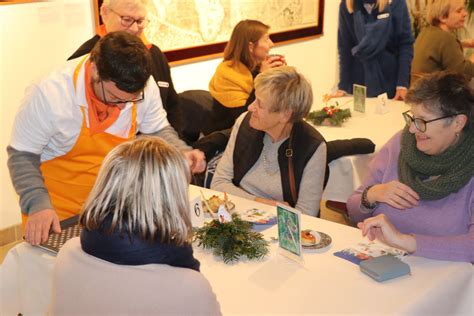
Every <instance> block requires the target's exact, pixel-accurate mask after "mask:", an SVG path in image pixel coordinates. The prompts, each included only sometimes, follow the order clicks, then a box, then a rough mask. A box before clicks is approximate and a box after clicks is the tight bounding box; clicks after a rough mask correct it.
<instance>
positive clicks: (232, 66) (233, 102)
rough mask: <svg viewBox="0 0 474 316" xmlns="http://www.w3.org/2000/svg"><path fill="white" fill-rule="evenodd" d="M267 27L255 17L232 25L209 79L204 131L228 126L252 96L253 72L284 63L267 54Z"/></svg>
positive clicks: (270, 42)
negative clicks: (210, 103)
mask: <svg viewBox="0 0 474 316" xmlns="http://www.w3.org/2000/svg"><path fill="white" fill-rule="evenodd" d="M269 29H270V27H269V26H268V25H266V24H264V23H262V22H260V21H256V20H243V21H240V22H239V23H237V25H236V26H235V27H234V29H233V31H232V35H231V37H230V40H229V42H228V43H227V45H226V47H225V50H224V60H223V61H222V62H221V63H220V64H219V66H217V69H216V72H215V73H214V76H213V77H212V79H211V81H210V82H209V91H210V93H211V95H212V98H213V106H212V112H211V117H210V118H209V122H208V123H207V126H206V127H205V130H204V134H206V135H207V134H209V133H210V132H213V131H216V130H223V129H226V128H229V127H231V126H232V125H233V124H234V122H235V119H236V118H237V117H238V116H239V115H240V114H242V113H243V112H245V111H246V110H247V106H248V105H249V104H250V103H252V102H253V100H254V99H255V92H254V85H253V81H254V78H255V76H256V75H258V74H259V73H261V72H265V71H266V70H268V69H271V68H273V67H278V66H282V65H284V64H285V63H286V62H285V59H284V58H283V57H282V56H280V55H278V56H269V52H270V49H271V48H272V47H273V45H274V44H273V42H272V40H271V39H270V35H269V33H268V30H269Z"/></svg>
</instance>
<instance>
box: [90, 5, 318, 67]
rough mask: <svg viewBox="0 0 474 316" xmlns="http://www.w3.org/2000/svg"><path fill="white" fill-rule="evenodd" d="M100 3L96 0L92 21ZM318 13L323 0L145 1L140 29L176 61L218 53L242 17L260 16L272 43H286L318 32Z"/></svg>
mask: <svg viewBox="0 0 474 316" xmlns="http://www.w3.org/2000/svg"><path fill="white" fill-rule="evenodd" d="M101 3H102V0H95V12H96V23H101V20H100V16H99V8H100V6H101ZM120 13H121V12H118V14H120ZM323 16H324V0H299V1H295V0H266V1H256V0H238V1H237V0H220V1H215V0H175V1H168V0H150V6H149V8H148V19H149V21H150V22H149V23H148V26H147V28H146V29H145V31H144V32H145V35H146V37H147V39H148V40H149V41H150V42H152V43H154V44H155V45H157V46H158V47H160V49H161V50H162V51H163V52H165V55H166V57H167V58H168V60H169V61H170V62H175V61H183V60H189V59H195V58H203V57H209V56H213V55H216V54H220V53H222V52H223V51H224V47H225V45H226V43H227V40H228V39H229V38H230V35H231V32H232V29H233V28H234V26H235V25H236V24H237V23H238V22H239V21H241V20H244V19H254V20H259V21H262V22H263V23H265V24H267V25H269V26H270V36H271V39H272V41H273V42H275V43H288V42H290V41H295V40H302V39H308V38H312V37H316V36H320V35H322V33H323Z"/></svg>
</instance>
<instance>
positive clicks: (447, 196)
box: [347, 73, 474, 262]
mask: <svg viewBox="0 0 474 316" xmlns="http://www.w3.org/2000/svg"><path fill="white" fill-rule="evenodd" d="M406 102H407V103H408V104H409V105H410V106H411V109H410V110H409V111H407V112H404V113H403V117H404V119H405V121H406V125H407V126H406V127H405V129H404V130H403V131H401V132H399V133H397V134H396V135H394V136H393V137H392V139H391V140H389V141H388V143H387V144H386V145H385V146H384V147H383V148H382V149H381V150H380V152H379V153H378V155H377V156H376V157H375V158H374V159H373V160H372V162H371V164H370V169H369V176H368V177H367V178H366V179H365V180H364V182H363V184H362V186H360V187H359V188H358V189H357V190H356V191H355V192H354V193H353V194H352V196H351V197H350V198H349V201H348V202H347V208H348V210H349V215H350V217H351V219H352V220H354V221H355V222H359V224H358V226H359V228H360V229H361V230H362V234H363V235H366V236H368V237H369V239H370V240H373V239H375V238H377V239H379V240H381V241H382V242H384V243H386V244H388V245H390V246H394V247H397V248H400V249H403V250H406V251H408V252H410V253H413V254H414V255H417V256H422V257H428V258H434V259H441V260H454V261H467V262H474V194H473V192H474V177H473V175H474V159H473V157H474V128H473V122H474V121H473V119H474V117H473V116H474V92H473V91H472V89H470V88H469V86H468V81H467V80H466V78H464V77H463V76H462V75H460V74H452V73H435V74H433V75H430V76H427V77H424V78H422V79H420V80H419V81H418V82H417V83H416V85H415V87H414V88H412V89H410V90H409V91H408V93H407V98H406ZM400 119H401V118H400Z"/></svg>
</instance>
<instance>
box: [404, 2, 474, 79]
mask: <svg viewBox="0 0 474 316" xmlns="http://www.w3.org/2000/svg"><path fill="white" fill-rule="evenodd" d="M466 17H467V12H466V8H465V6H464V0H432V1H431V2H430V3H429V4H428V10H427V20H428V23H429V24H430V25H429V26H428V27H426V28H424V29H423V30H422V31H421V33H420V35H418V37H417V39H416V41H415V56H414V58H413V65H412V74H411V75H412V84H413V83H414V82H415V81H416V80H418V79H419V78H420V77H422V76H424V75H426V74H429V73H433V72H435V71H442V70H450V71H454V72H457V73H461V74H464V75H465V76H467V77H468V78H473V77H474V54H473V55H471V57H470V58H465V57H464V53H463V47H474V39H470V40H465V41H463V42H461V41H459V40H458V38H457V36H456V31H457V30H459V29H461V28H463V27H464V22H465V20H466Z"/></svg>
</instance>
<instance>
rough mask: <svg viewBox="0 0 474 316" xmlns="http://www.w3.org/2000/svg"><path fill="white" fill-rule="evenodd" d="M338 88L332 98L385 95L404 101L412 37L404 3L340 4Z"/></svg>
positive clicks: (351, 0) (360, 0)
mask: <svg viewBox="0 0 474 316" xmlns="http://www.w3.org/2000/svg"><path fill="white" fill-rule="evenodd" d="M338 49H339V84H338V91H337V92H336V93H334V94H333V95H332V96H331V97H341V96H343V95H345V94H347V93H349V94H352V89H353V85H354V84H359V85H364V86H366V87H367V96H368V97H376V96H377V95H379V94H381V93H384V92H386V93H387V94H388V96H389V97H390V98H394V99H397V100H402V99H404V98H405V94H406V91H407V88H408V87H409V79H410V64H411V61H412V58H413V35H412V32H411V24H410V16H409V14H408V8H407V5H406V1H405V0H342V1H341V4H340V7H339V29H338Z"/></svg>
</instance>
